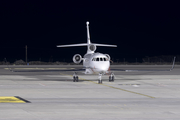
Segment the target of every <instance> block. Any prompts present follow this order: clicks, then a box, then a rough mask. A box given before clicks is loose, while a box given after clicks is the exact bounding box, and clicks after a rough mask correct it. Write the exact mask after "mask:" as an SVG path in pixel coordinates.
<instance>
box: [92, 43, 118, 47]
mask: <svg viewBox="0 0 180 120" xmlns="http://www.w3.org/2000/svg"><path fill="white" fill-rule="evenodd" d="M94 45H96V46H104V47H117V45H108V44H96V43H94Z"/></svg>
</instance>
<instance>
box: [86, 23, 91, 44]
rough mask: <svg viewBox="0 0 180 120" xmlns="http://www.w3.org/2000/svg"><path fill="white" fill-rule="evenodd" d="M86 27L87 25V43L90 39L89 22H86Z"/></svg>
mask: <svg viewBox="0 0 180 120" xmlns="http://www.w3.org/2000/svg"><path fill="white" fill-rule="evenodd" d="M86 27H87V44H91V41H90V34H89V22H88V21H87V22H86Z"/></svg>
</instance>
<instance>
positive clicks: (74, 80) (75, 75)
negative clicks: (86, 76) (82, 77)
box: [73, 72, 79, 82]
mask: <svg viewBox="0 0 180 120" xmlns="http://www.w3.org/2000/svg"><path fill="white" fill-rule="evenodd" d="M78 81H79V77H78V76H77V74H76V72H74V74H73V82H78Z"/></svg>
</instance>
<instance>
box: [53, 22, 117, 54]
mask: <svg viewBox="0 0 180 120" xmlns="http://www.w3.org/2000/svg"><path fill="white" fill-rule="evenodd" d="M86 27H87V43H81V44H70V45H58V46H57V47H75V46H87V47H88V48H87V53H94V51H95V50H96V49H93V50H91V49H90V48H91V46H93V48H96V46H105V47H117V46H116V45H108V44H96V43H91V41H90V34H89V22H88V21H87V22H86Z"/></svg>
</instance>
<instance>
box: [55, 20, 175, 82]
mask: <svg viewBox="0 0 180 120" xmlns="http://www.w3.org/2000/svg"><path fill="white" fill-rule="evenodd" d="M86 27H87V43H81V44H71V45H58V46H57V47H74V46H87V53H86V54H85V55H84V57H82V56H81V55H79V54H75V55H74V56H73V62H74V63H76V64H79V63H80V62H81V61H83V67H84V69H85V72H84V73H85V74H99V80H98V83H102V75H105V74H107V73H110V76H109V82H113V81H114V79H115V77H114V74H113V72H111V71H110V56H109V55H108V54H103V53H95V51H96V47H97V46H104V47H117V46H116V45H108V44H97V43H91V41H90V34H89V22H88V21H87V22H86ZM174 62H175V57H174V61H173V65H172V68H171V69H170V71H171V70H172V69H173V68H174ZM116 70H117V69H116ZM117 71H122V69H121V70H117ZM123 71H138V70H123ZM140 71H143V70H140ZM148 71H149V70H148ZM163 71H164V70H163ZM168 71H169V70H168ZM73 81H74V82H78V75H77V73H76V72H74V74H73Z"/></svg>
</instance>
